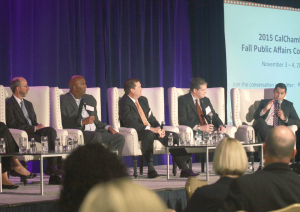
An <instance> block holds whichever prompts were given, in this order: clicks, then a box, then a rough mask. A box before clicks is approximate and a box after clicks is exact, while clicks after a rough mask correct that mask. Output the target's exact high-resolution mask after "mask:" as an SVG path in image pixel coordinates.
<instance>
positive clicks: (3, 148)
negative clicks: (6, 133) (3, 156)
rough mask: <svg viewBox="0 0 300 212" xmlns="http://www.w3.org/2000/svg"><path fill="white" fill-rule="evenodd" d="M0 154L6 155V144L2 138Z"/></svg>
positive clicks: (0, 140)
mask: <svg viewBox="0 0 300 212" xmlns="http://www.w3.org/2000/svg"><path fill="white" fill-rule="evenodd" d="M0 153H6V144H5V141H4V138H1V139H0Z"/></svg>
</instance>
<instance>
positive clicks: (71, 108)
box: [60, 75, 125, 159]
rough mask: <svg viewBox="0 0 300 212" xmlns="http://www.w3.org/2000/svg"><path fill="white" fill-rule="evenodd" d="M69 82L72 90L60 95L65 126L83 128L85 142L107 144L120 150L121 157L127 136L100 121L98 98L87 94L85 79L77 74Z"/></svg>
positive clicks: (119, 155)
mask: <svg viewBox="0 0 300 212" xmlns="http://www.w3.org/2000/svg"><path fill="white" fill-rule="evenodd" d="M68 84H69V88H70V92H69V93H67V94H65V95H61V97H60V108H61V117H62V125H63V128H64V129H80V130H82V133H83V137H84V142H85V143H98V142H99V143H104V144H107V145H108V147H109V148H112V149H116V150H118V157H119V159H121V158H122V151H123V147H124V144H125V138H124V137H123V136H122V135H121V134H120V133H118V132H117V131H115V130H114V129H113V128H112V127H111V126H109V125H107V124H105V123H103V122H101V121H99V119H98V115H97V107H96V105H97V102H96V99H95V98H94V97H93V96H92V95H88V94H85V91H86V82H85V79H84V78H83V77H82V76H79V75H75V76H72V77H71V78H70V79H69V82H68Z"/></svg>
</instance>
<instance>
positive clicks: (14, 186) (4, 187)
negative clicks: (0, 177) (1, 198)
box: [2, 184, 19, 189]
mask: <svg viewBox="0 0 300 212" xmlns="http://www.w3.org/2000/svg"><path fill="white" fill-rule="evenodd" d="M2 188H3V189H17V188H19V186H17V185H3V184H2Z"/></svg>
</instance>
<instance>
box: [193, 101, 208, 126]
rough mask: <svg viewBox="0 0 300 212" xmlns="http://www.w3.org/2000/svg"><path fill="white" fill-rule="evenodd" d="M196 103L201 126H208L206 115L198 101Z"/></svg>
mask: <svg viewBox="0 0 300 212" xmlns="http://www.w3.org/2000/svg"><path fill="white" fill-rule="evenodd" d="M195 101H196V109H197V112H198V116H199V119H200V124H201V126H203V125H206V121H205V119H204V115H203V112H202V110H201V108H200V106H199V104H198V99H196V100H195Z"/></svg>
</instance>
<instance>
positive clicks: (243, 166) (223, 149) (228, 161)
mask: <svg viewBox="0 0 300 212" xmlns="http://www.w3.org/2000/svg"><path fill="white" fill-rule="evenodd" d="M247 168H248V158H247V154H246V151H245V149H244V147H243V145H242V144H241V143H240V142H239V141H238V140H236V139H234V138H224V139H223V140H222V141H221V142H220V143H219V144H218V145H217V148H216V151H215V155H214V161H213V169H214V170H215V172H216V174H217V175H220V177H224V176H228V177H230V176H234V177H238V176H241V175H243V174H244V173H245V172H246V170H247Z"/></svg>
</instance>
